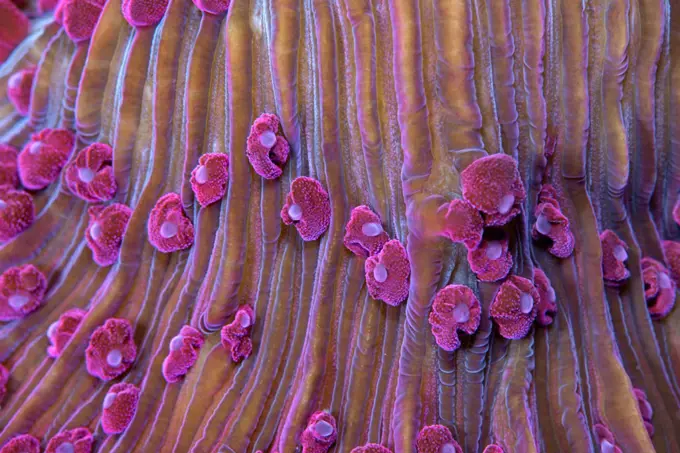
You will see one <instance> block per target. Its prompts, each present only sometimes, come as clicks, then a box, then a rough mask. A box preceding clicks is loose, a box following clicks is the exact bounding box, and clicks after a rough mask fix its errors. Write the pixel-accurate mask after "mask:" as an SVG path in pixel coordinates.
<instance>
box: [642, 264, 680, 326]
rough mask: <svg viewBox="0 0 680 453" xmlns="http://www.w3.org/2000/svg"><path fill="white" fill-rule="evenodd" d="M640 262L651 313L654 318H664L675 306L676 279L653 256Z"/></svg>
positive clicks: (648, 307)
mask: <svg viewBox="0 0 680 453" xmlns="http://www.w3.org/2000/svg"><path fill="white" fill-rule="evenodd" d="M640 264H641V267H642V280H643V282H644V285H645V299H646V300H647V309H648V310H649V315H650V316H651V318H652V319H654V320H660V319H663V318H665V317H666V316H668V314H669V313H670V312H671V310H673V307H674V306H675V281H673V279H672V278H671V275H670V272H669V271H668V269H667V268H666V266H664V265H663V264H661V263H660V262H658V261H657V260H655V259H653V258H649V257H645V258H642V261H641V262H640Z"/></svg>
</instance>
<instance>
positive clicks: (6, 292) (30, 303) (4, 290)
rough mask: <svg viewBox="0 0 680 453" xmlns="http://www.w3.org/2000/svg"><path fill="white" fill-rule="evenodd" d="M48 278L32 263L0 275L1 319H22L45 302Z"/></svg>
mask: <svg viewBox="0 0 680 453" xmlns="http://www.w3.org/2000/svg"><path fill="white" fill-rule="evenodd" d="M46 291H47V279H46V278H45V275H44V274H43V273H42V272H40V270H39V269H38V268H37V267H35V266H33V265H32V264H24V265H22V266H16V267H11V268H9V269H7V270H6V271H5V272H3V273H2V275H0V321H12V320H15V319H21V318H24V317H25V316H27V315H29V314H30V313H32V312H34V311H35V310H37V309H38V308H39V307H40V306H41V305H42V304H43V302H44V298H45V293H46Z"/></svg>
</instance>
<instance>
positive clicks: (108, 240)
mask: <svg viewBox="0 0 680 453" xmlns="http://www.w3.org/2000/svg"><path fill="white" fill-rule="evenodd" d="M87 212H88V215H89V216H90V223H89V224H88V226H87V230H86V231H85V239H86V241H87V246H88V247H89V248H90V250H92V258H93V259H94V262H95V263H97V264H98V265H100V266H110V265H111V264H113V263H115V262H116V260H117V259H118V255H119V254H120V247H121V244H122V242H123V236H124V235H125V232H126V230H127V225H128V222H129V221H130V217H131V216H132V209H130V208H128V207H127V206H125V205H124V204H120V203H115V204H111V205H108V206H106V207H103V206H91V207H90V208H89V209H88V211H87Z"/></svg>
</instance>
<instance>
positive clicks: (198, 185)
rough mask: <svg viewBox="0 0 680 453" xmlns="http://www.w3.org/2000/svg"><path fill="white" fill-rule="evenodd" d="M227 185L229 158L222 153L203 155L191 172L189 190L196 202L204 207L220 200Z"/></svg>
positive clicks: (225, 191)
mask: <svg viewBox="0 0 680 453" xmlns="http://www.w3.org/2000/svg"><path fill="white" fill-rule="evenodd" d="M228 183H229V156H228V155H226V154H223V153H211V154H204V155H202V156H201V157H200V159H199V160H198V165H197V166H196V168H194V169H193V170H192V172H191V189H192V190H193V192H194V196H195V197H196V201H198V204H200V205H201V206H203V207H206V206H208V205H210V204H212V203H215V202H216V201H219V200H221V199H222V198H223V197H224V195H225V194H226V193H227V184H228Z"/></svg>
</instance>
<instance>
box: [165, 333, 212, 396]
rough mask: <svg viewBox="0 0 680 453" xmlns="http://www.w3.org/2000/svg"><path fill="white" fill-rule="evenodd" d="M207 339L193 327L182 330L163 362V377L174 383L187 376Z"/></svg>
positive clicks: (172, 342)
mask: <svg viewBox="0 0 680 453" xmlns="http://www.w3.org/2000/svg"><path fill="white" fill-rule="evenodd" d="M204 342H205V339H204V337H203V334H202V333H201V332H199V331H198V330H196V329H194V328H193V327H191V326H184V327H182V328H181V329H180V332H179V335H177V336H175V337H173V338H172V340H170V350H169V351H168V355H167V357H166V358H165V360H164V361H163V368H162V371H163V377H164V378H165V380H166V381H168V382H170V383H173V382H177V381H179V380H180V379H181V378H182V376H184V375H185V374H187V372H188V371H189V368H191V367H192V366H193V365H194V363H196V360H197V359H198V353H199V352H200V350H201V347H202V346H203V343H204Z"/></svg>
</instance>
